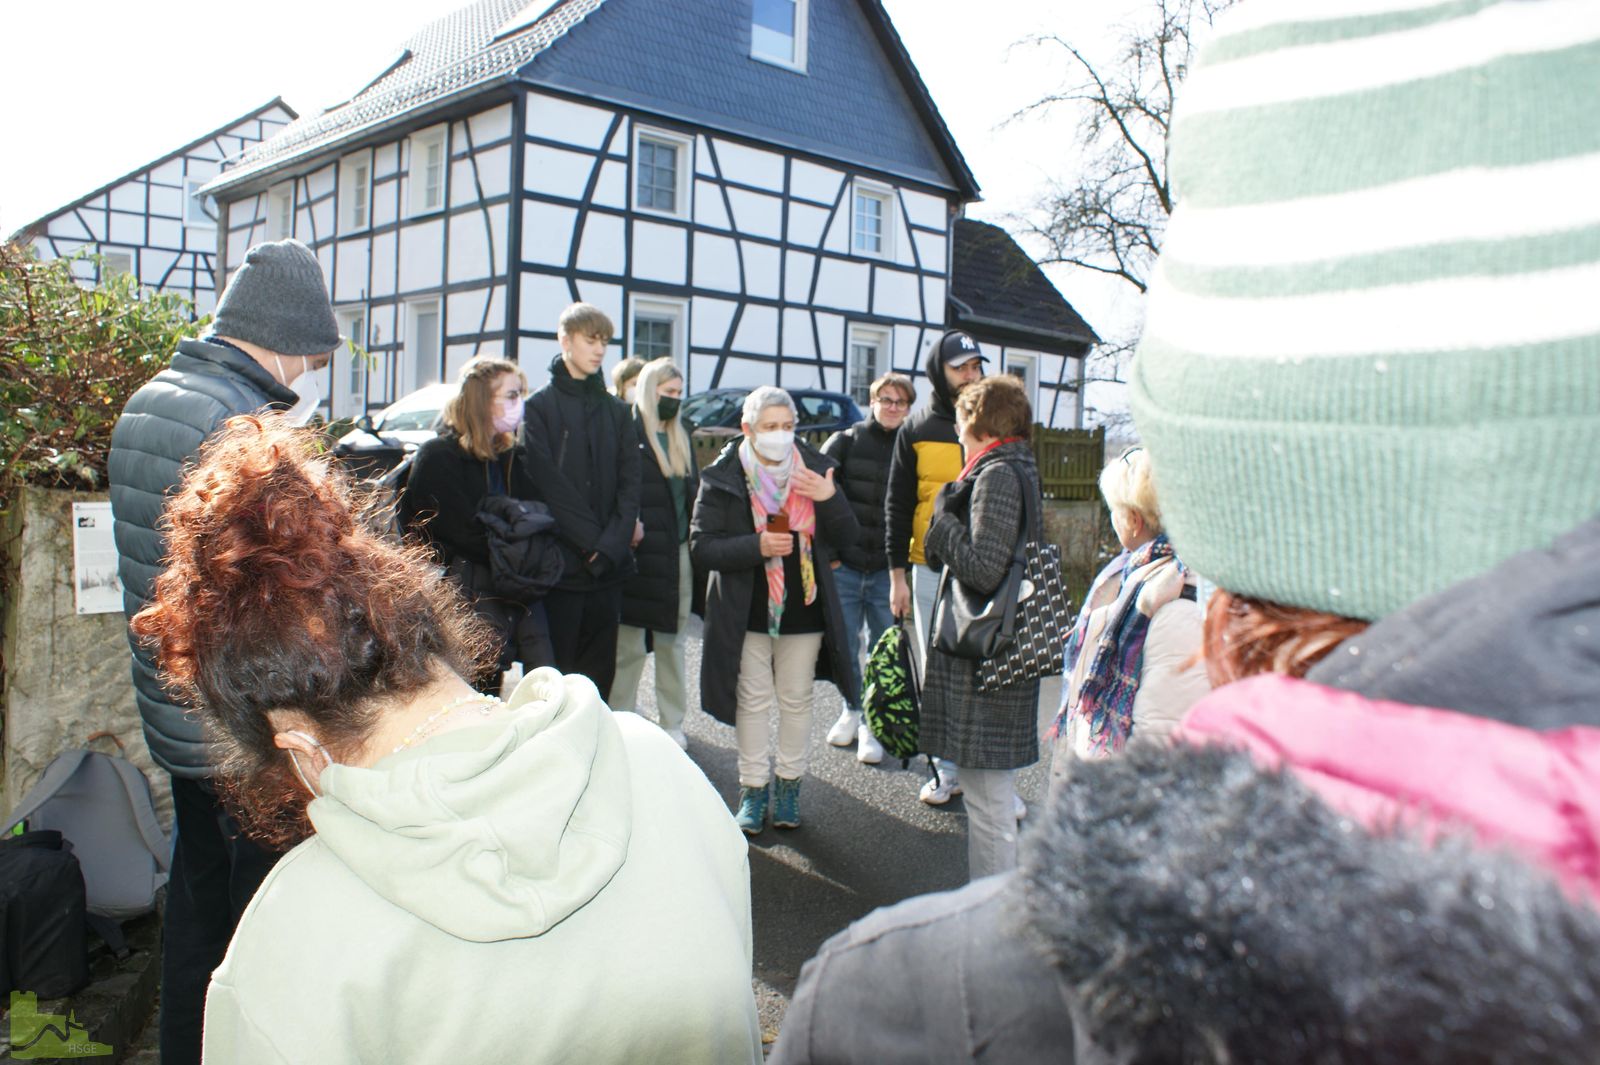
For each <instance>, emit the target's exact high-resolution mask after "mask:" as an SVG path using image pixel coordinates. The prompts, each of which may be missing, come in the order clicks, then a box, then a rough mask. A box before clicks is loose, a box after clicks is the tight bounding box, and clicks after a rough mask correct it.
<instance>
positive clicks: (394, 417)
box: [378, 408, 439, 433]
mask: <svg viewBox="0 0 1600 1065" xmlns="http://www.w3.org/2000/svg"><path fill="white" fill-rule="evenodd" d="M438 420H439V409H438V408H435V409H433V410H403V411H397V412H395V413H394V414H390V415H387V416H385V418H384V419H383V424H382V425H380V426H379V427H378V428H380V429H382V430H383V431H384V432H386V433H397V432H400V431H402V430H406V429H432V428H433V423H434V422H436V421H438Z"/></svg>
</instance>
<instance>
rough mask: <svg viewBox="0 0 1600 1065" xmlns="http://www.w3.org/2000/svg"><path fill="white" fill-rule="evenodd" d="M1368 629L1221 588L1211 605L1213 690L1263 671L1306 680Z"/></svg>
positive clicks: (1206, 653) (1207, 634) (1208, 638)
mask: <svg viewBox="0 0 1600 1065" xmlns="http://www.w3.org/2000/svg"><path fill="white" fill-rule="evenodd" d="M1366 628H1367V622H1365V621H1361V620H1359V619H1357V618H1347V617H1342V616H1340V615H1338V614H1326V613H1323V612H1321V611H1317V610H1307V609H1305V608H1303V607H1297V606H1284V605H1283V604H1281V603H1274V602H1270V601H1269V600H1266V599H1255V598H1252V597H1250V596H1245V595H1234V594H1233V593H1232V592H1228V591H1225V590H1223V589H1220V588H1219V589H1217V591H1216V592H1214V593H1213V594H1212V596H1211V599H1210V601H1209V602H1208V603H1206V620H1205V629H1204V638H1203V642H1202V651H1201V654H1202V656H1203V657H1204V659H1205V663H1206V675H1207V676H1208V677H1210V679H1211V685H1212V687H1220V686H1221V685H1224V684H1228V683H1231V682H1233V681H1236V680H1242V679H1244V678H1245V677H1249V676H1254V675H1255V674H1257V673H1283V674H1286V675H1288V676H1291V677H1303V676H1305V675H1306V674H1307V673H1309V672H1310V671H1311V667H1312V666H1314V665H1316V664H1317V663H1318V662H1320V661H1322V660H1323V659H1324V658H1326V657H1327V655H1328V653H1329V652H1330V651H1332V650H1333V649H1334V648H1335V647H1337V646H1339V645H1340V644H1341V643H1343V642H1344V641H1345V640H1348V639H1349V638H1350V637H1352V636H1355V635H1357V634H1359V633H1361V632H1363V631H1365V630H1366Z"/></svg>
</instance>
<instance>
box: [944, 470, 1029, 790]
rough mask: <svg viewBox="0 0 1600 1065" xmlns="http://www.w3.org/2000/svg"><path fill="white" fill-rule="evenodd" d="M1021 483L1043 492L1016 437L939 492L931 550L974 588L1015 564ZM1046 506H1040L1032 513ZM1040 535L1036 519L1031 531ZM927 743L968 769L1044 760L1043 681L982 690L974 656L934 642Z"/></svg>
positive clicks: (985, 589) (993, 583)
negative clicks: (940, 648)
mask: <svg viewBox="0 0 1600 1065" xmlns="http://www.w3.org/2000/svg"><path fill="white" fill-rule="evenodd" d="M1018 474H1021V479H1020V480H1019V479H1018V476H1017V475H1018ZM1024 485H1026V488H1025V489H1024V488H1023V486H1024ZM1024 490H1026V491H1029V492H1032V493H1033V497H1034V499H1035V500H1040V498H1041V491H1040V487H1039V467H1038V465H1037V464H1036V463H1035V462H1034V459H1033V451H1032V449H1031V448H1029V447H1028V445H1027V444H1025V443H1012V444H1002V445H1001V446H1000V447H997V448H995V449H994V450H993V451H991V452H989V453H988V454H987V455H985V456H984V457H983V458H982V459H980V460H979V461H978V466H977V469H976V470H975V471H974V472H973V474H972V476H971V477H969V478H968V479H967V480H966V481H956V482H953V483H951V484H950V485H947V486H946V487H945V488H944V489H943V491H942V492H941V500H940V502H941V506H940V508H939V509H938V511H937V513H936V514H935V516H934V519H933V521H932V522H930V523H929V525H928V538H927V551H928V554H929V556H930V557H931V558H934V559H937V560H938V562H939V563H941V564H942V565H944V566H945V567H946V568H947V569H948V570H949V571H950V573H951V576H952V577H953V578H954V579H956V580H959V581H961V582H962V583H964V584H965V585H967V587H968V588H969V589H972V590H975V591H978V592H982V593H989V592H992V591H994V590H995V589H996V588H998V587H999V586H1000V582H1001V581H1002V580H1004V579H1005V575H1006V571H1007V570H1008V569H1009V568H1010V566H1011V553H1012V551H1013V549H1015V547H1016V545H1017V534H1018V532H1019V531H1020V530H1021V528H1022V520H1023V516H1024V514H1025V511H1024V510H1023V499H1022V492H1023V491H1024ZM1041 509H1042V504H1041V505H1040V506H1036V507H1035V508H1034V512H1035V514H1037V513H1038V512H1039V511H1040V510H1041ZM1039 536H1040V530H1039V527H1038V521H1037V519H1036V520H1035V524H1034V527H1033V528H1032V529H1030V530H1028V539H1030V540H1037V539H1039ZM935 613H936V614H937V610H936V611H935ZM930 642H931V641H930ZM922 749H923V750H924V751H925V752H927V753H928V754H931V755H935V756H936V757H939V758H946V759H949V760H950V761H952V762H954V763H955V764H956V765H958V766H964V767H966V768H970V769H1017V768H1020V767H1022V766H1025V765H1032V764H1033V763H1034V762H1037V761H1038V760H1039V682H1038V681H1037V680H1031V681H1028V682H1026V683H1024V684H1019V685H1017V686H1016V687H1013V688H1005V689H1002V690H1000V691H992V692H986V691H982V690H980V689H979V688H978V676H977V663H976V662H974V661H972V660H970V659H964V658H952V657H951V656H949V655H945V654H940V653H939V652H938V651H937V650H934V649H932V648H931V647H930V649H929V651H928V664H927V668H926V670H925V671H924V674H923V680H922Z"/></svg>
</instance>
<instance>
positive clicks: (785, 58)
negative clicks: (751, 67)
mask: <svg viewBox="0 0 1600 1065" xmlns="http://www.w3.org/2000/svg"><path fill="white" fill-rule="evenodd" d="M751 3H752V5H753V6H752V9H751V13H750V55H751V57H753V58H755V59H761V60H765V61H766V62H768V63H776V64H778V65H779V66H785V67H792V68H793V69H795V70H799V71H804V70H805V69H806V22H807V8H808V7H809V6H810V0H751Z"/></svg>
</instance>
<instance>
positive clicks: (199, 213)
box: [183, 177, 217, 229]
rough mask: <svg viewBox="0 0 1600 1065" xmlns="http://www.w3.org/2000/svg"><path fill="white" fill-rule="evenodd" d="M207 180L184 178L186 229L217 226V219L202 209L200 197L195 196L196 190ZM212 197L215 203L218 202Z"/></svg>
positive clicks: (184, 221)
mask: <svg viewBox="0 0 1600 1065" xmlns="http://www.w3.org/2000/svg"><path fill="white" fill-rule="evenodd" d="M207 180H208V179H207V178H192V177H186V178H184V179H183V226H184V228H185V229H216V228H217V220H216V219H215V218H212V217H210V216H209V215H207V214H206V213H205V211H203V210H201V209H200V202H199V199H198V197H196V196H195V191H196V190H198V189H199V188H200V187H201V186H202V185H204V184H205V183H206V181H207ZM191 186H192V187H191ZM210 199H211V201H212V202H213V203H215V202H216V198H215V197H211V198H210Z"/></svg>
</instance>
